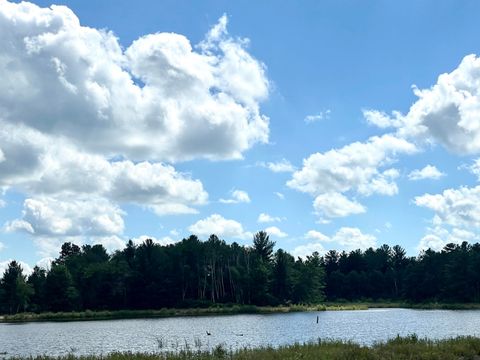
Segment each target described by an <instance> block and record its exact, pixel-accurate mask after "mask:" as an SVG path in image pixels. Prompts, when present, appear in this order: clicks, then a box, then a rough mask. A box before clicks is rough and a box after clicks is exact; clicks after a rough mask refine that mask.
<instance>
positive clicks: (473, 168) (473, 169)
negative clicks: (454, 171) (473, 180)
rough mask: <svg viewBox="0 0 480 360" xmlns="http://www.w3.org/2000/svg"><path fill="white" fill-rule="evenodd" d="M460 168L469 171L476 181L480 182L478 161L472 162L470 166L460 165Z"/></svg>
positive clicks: (479, 160)
mask: <svg viewBox="0 0 480 360" xmlns="http://www.w3.org/2000/svg"><path fill="white" fill-rule="evenodd" d="M460 168H463V169H465V168H466V169H467V170H468V171H470V172H471V173H472V174H473V175H475V176H476V177H477V179H478V180H479V181H480V159H476V160H474V161H473V164H472V165H469V166H467V165H462V166H461V167H460Z"/></svg>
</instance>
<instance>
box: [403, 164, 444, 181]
mask: <svg viewBox="0 0 480 360" xmlns="http://www.w3.org/2000/svg"><path fill="white" fill-rule="evenodd" d="M442 176H445V174H444V173H442V172H441V171H440V170H438V169H437V168H436V167H435V166H433V165H426V166H425V167H424V168H422V169H415V170H413V171H412V172H411V173H410V174H408V179H409V180H424V179H432V180H438V179H440V178H441V177H442Z"/></svg>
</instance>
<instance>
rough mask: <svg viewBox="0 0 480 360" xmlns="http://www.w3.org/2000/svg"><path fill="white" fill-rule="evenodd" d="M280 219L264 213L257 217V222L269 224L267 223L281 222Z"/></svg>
mask: <svg viewBox="0 0 480 360" xmlns="http://www.w3.org/2000/svg"><path fill="white" fill-rule="evenodd" d="M281 221H282V219H281V218H279V217H278V216H271V215H269V214H266V213H261V214H260V215H258V219H257V222H259V223H269V222H281Z"/></svg>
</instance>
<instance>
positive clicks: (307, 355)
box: [17, 335, 480, 360]
mask: <svg viewBox="0 0 480 360" xmlns="http://www.w3.org/2000/svg"><path fill="white" fill-rule="evenodd" d="M479 357H480V339H479V338H474V337H459V338H454V339H447V340H436V341H434V340H427V339H419V338H418V337H417V336H416V335H411V336H407V337H397V338H395V339H392V340H390V341H387V342H384V343H378V344H374V345H373V346H371V347H367V346H361V345H358V344H355V343H353V342H348V341H334V340H328V341H323V340H319V341H318V342H311V343H306V344H294V345H289V346H281V347H279V348H272V347H263V348H258V349H241V350H238V351H231V350H228V349H225V348H224V347H222V346H217V347H215V348H213V349H212V350H211V351H210V352H199V351H193V350H183V351H180V352H159V353H138V354H134V353H113V354H108V355H102V356H82V357H76V356H74V355H67V356H63V357H58V358H53V357H48V356H38V357H32V358H29V359H30V360H53V359H57V360H77V359H82V360H100V359H103V360H127V359H132V360H194V359H195V360H207V359H212V360H220V359H231V360H247V359H248V360H257V359H258V360H273V359H292V360H293V359H303V360H317V359H319V360H345V359H352V360H384V359H390V360H411V359H416V360H433V359H438V360H440V359H442V360H458V359H478V358H479ZM17 359H18V360H21V358H17Z"/></svg>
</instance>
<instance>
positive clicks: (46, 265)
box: [35, 257, 55, 270]
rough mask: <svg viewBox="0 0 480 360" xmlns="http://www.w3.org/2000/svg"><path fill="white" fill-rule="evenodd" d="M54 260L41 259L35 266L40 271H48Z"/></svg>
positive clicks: (48, 258)
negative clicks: (40, 269)
mask: <svg viewBox="0 0 480 360" xmlns="http://www.w3.org/2000/svg"><path fill="white" fill-rule="evenodd" d="M54 260H55V259H54V258H52V257H45V258H41V259H40V260H38V261H37V263H36V264H35V265H37V266H38V267H40V268H42V269H45V270H50V267H51V265H52V262H53V261H54Z"/></svg>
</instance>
